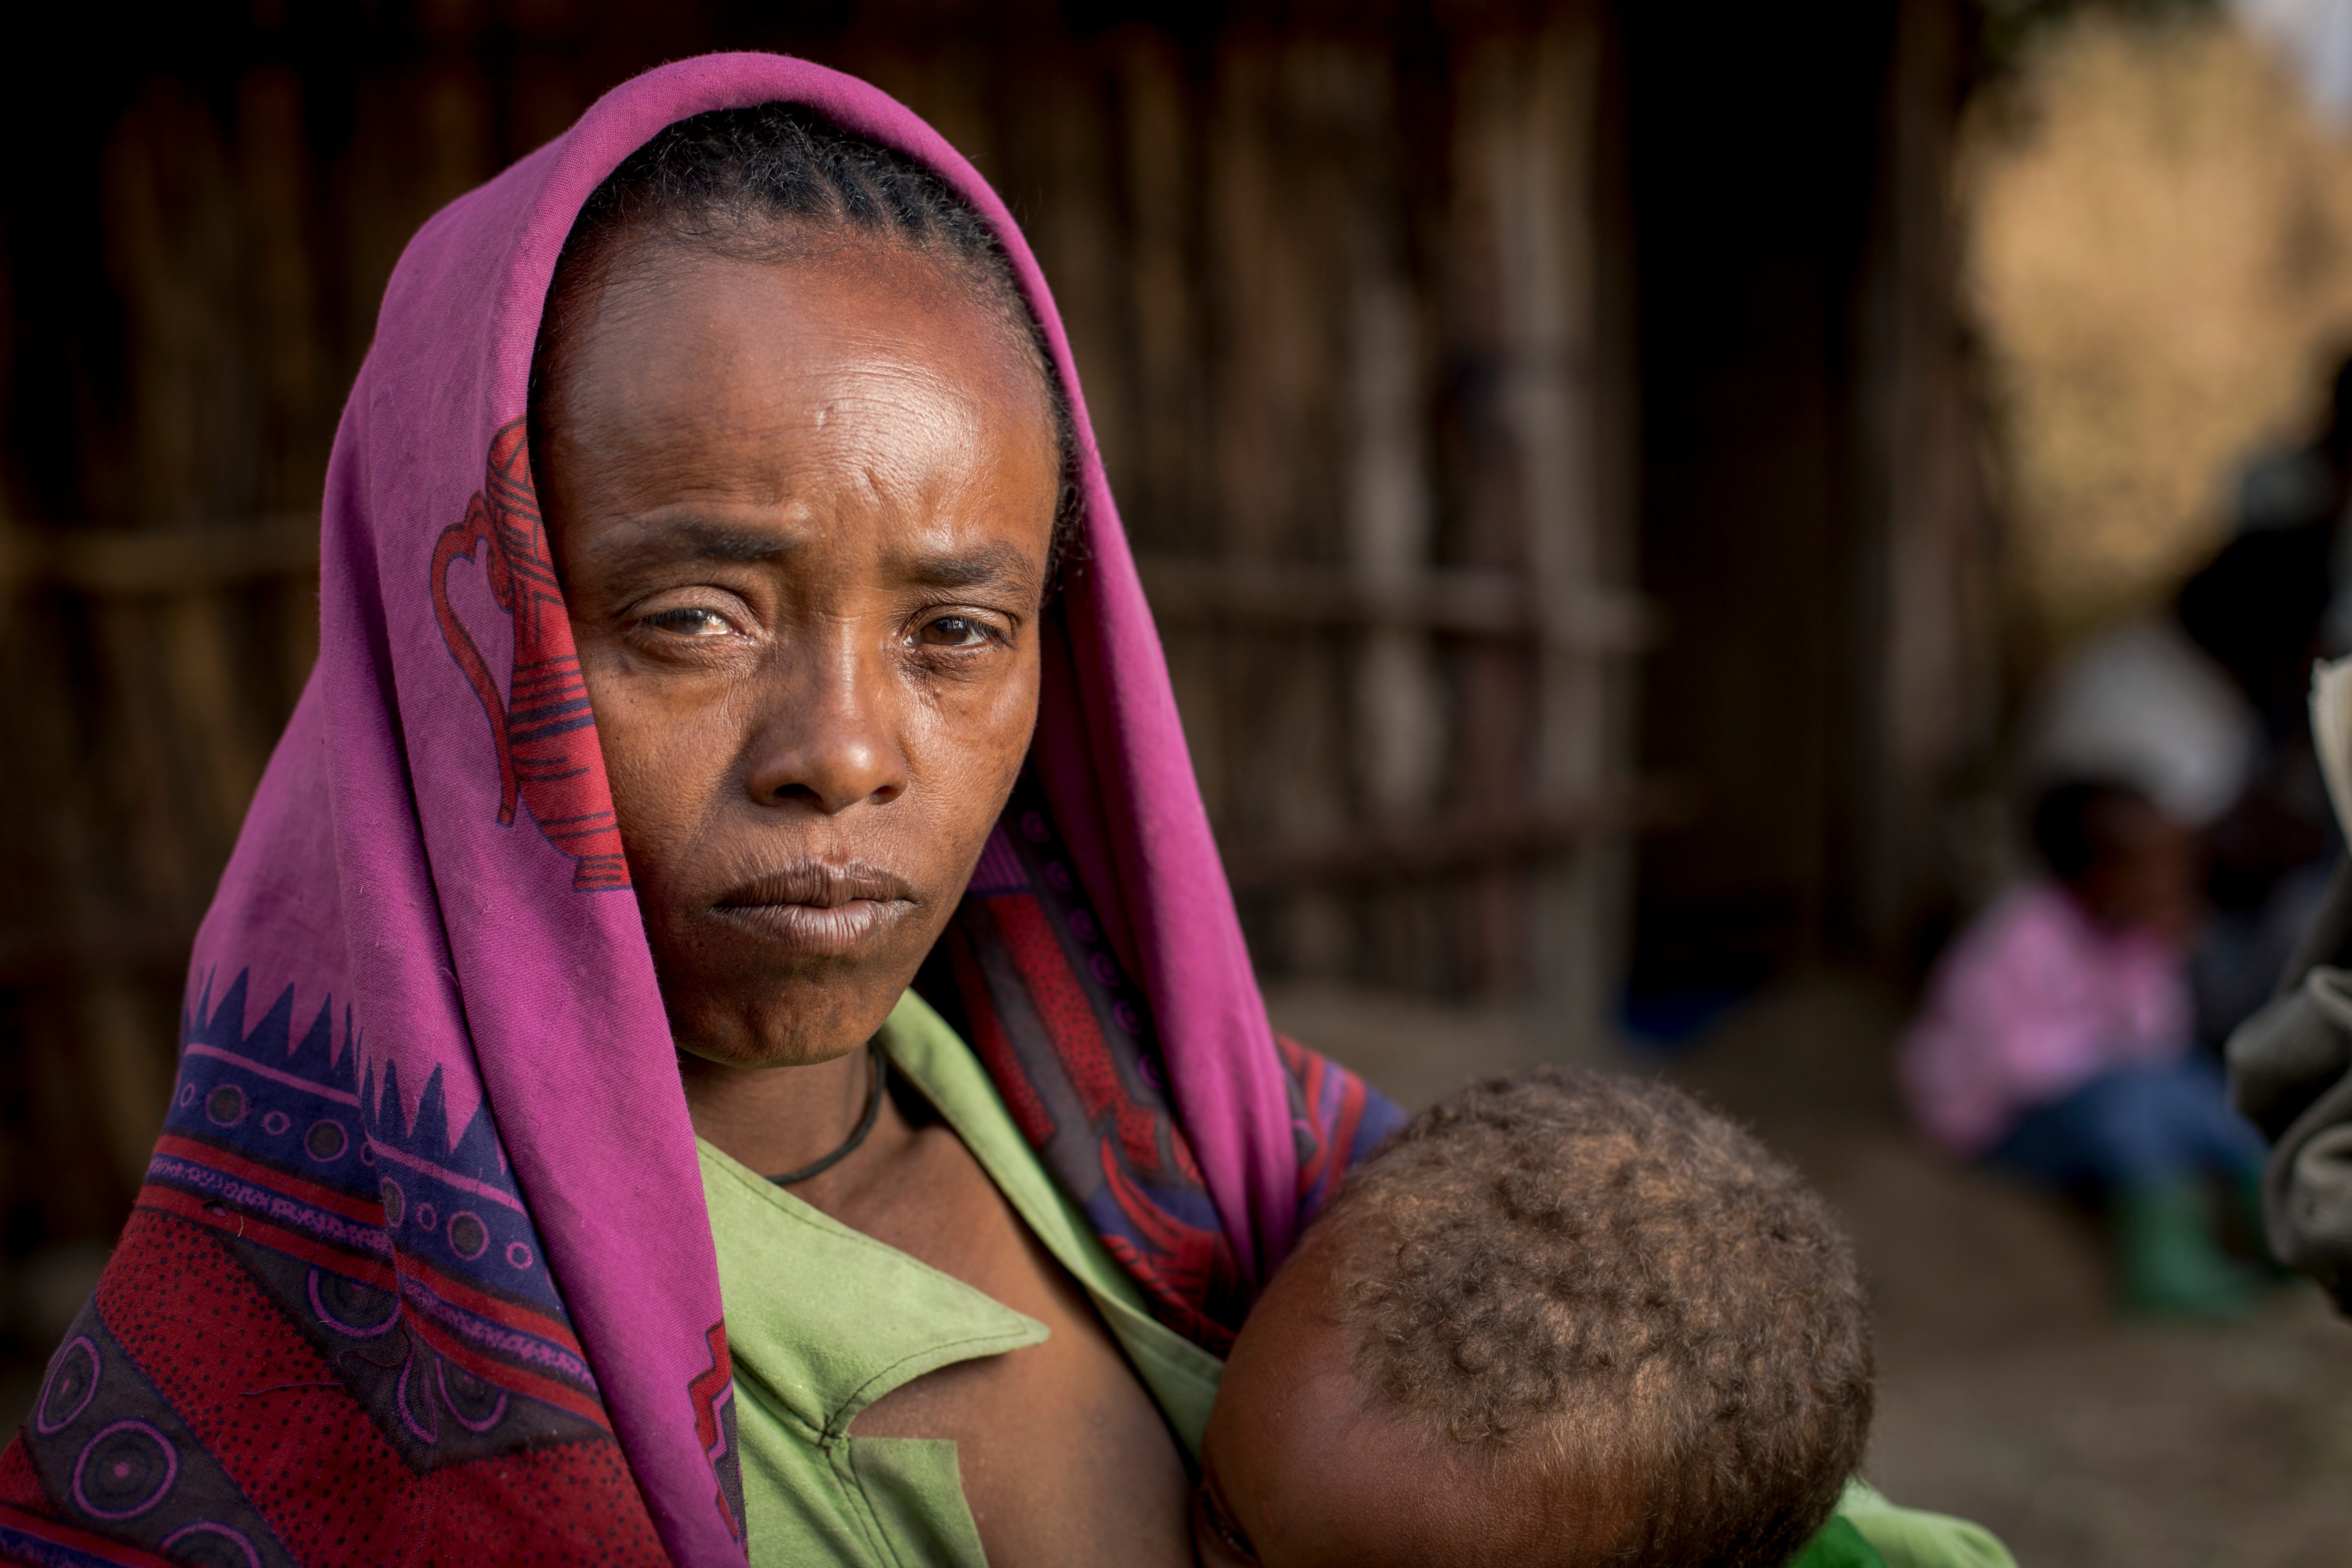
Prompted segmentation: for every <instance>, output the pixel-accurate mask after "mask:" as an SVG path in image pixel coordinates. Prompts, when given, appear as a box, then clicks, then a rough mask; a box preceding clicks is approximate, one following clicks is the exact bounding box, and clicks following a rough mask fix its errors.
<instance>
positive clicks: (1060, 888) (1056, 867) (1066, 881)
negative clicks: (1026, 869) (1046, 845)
mask: <svg viewBox="0 0 2352 1568" xmlns="http://www.w3.org/2000/svg"><path fill="white" fill-rule="evenodd" d="M1045 885H1046V886H1048V887H1050V888H1052V889H1054V891H1055V892H1057V893H1066V892H1068V891H1069V890H1070V888H1071V885H1072V884H1071V882H1070V868H1068V867H1067V866H1065V865H1063V864H1062V863H1061V862H1060V861H1059V860H1048V861H1046V862H1045Z"/></svg>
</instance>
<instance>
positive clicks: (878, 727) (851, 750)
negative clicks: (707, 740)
mask: <svg viewBox="0 0 2352 1568" xmlns="http://www.w3.org/2000/svg"><path fill="white" fill-rule="evenodd" d="M762 684H763V687H764V688H765V689H763V690H762V691H761V694H760V698H759V700H758V704H757V708H758V713H757V720H756V721H757V723H758V724H759V727H760V732H759V733H758V735H757V736H755V737H754V740H753V743H752V748H751V768H750V771H749V773H748V775H747V777H746V780H745V783H746V784H747V785H748V787H749V789H750V791H751V796H752V798H753V799H755V800H757V801H758V802H759V803H760V804H761V805H782V804H784V803H786V802H788V801H802V802H805V803H806V804H808V805H813V806H814V807H816V809H817V810H819V811H821V812H823V813H824V815H826V816H832V815H834V814H835V813H836V812H841V811H846V810H847V809H849V808H850V807H851V806H853V805H857V804H858V803H859V802H860V801H872V802H874V803H875V804H877V805H881V804H885V803H887V802H889V801H892V800H895V799H897V798H898V795H900V794H901V793H903V792H904V791H905V789H906V787H907V759H906V752H905V751H904V750H903V748H902V747H901V746H900V745H899V743H898V723H897V717H898V715H897V712H896V703H895V701H894V699H895V698H896V697H897V696H898V690H897V687H896V684H895V683H894V682H893V681H892V679H891V678H890V671H889V669H888V668H887V660H885V659H883V658H876V657H860V655H859V654H858V653H857V652H856V650H853V649H848V648H841V647H835V648H830V649H826V650H824V651H823V652H821V653H820V652H819V650H817V649H814V648H810V649H807V650H805V652H804V653H803V654H802V655H801V656H800V657H792V656H787V657H786V658H783V659H782V660H780V667H779V668H775V669H774V670H773V671H772V674H771V675H770V677H769V679H766V680H765V681H763V683H762Z"/></svg>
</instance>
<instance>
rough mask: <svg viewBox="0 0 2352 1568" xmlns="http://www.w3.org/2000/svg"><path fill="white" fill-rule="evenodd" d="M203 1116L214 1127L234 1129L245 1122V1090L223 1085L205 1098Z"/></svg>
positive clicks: (228, 1084)
mask: <svg viewBox="0 0 2352 1568" xmlns="http://www.w3.org/2000/svg"><path fill="white" fill-rule="evenodd" d="M205 1116H206V1118H208V1119H209V1120H210V1121H212V1123H213V1125H215V1127H234V1126H236V1124H237V1123H238V1122H240V1121H244V1120H245V1090H243V1089H239V1088H237V1087H236V1085H235V1084H233V1083H225V1084H223V1085H221V1086H220V1087H219V1088H218V1089H215V1090H213V1091H212V1092H211V1093H210V1094H208V1095H206V1096H205Z"/></svg>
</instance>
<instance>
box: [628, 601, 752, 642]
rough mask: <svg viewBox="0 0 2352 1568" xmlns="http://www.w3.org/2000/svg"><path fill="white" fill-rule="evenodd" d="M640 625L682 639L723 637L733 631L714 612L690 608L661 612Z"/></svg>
mask: <svg viewBox="0 0 2352 1568" xmlns="http://www.w3.org/2000/svg"><path fill="white" fill-rule="evenodd" d="M642 624H643V625H645V626H652V627H654V628H655V629H656V630H657V631H665V632H668V633H669V634H670V635H672V636H673V637H725V636H726V635H727V634H728V633H729V632H731V631H733V630H734V629H735V628H734V627H733V626H730V625H729V624H728V622H727V617H726V616H722V615H720V614H719V612H717V611H716V610H703V609H695V608H692V607H688V608H687V609H682V610H663V611H661V612H660V613H659V614H657V615H651V616H646V618H645V620H644V622H643V623H642Z"/></svg>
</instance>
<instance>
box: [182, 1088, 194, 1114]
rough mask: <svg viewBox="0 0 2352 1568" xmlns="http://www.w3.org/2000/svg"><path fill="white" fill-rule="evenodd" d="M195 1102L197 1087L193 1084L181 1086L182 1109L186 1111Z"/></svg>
mask: <svg viewBox="0 0 2352 1568" xmlns="http://www.w3.org/2000/svg"><path fill="white" fill-rule="evenodd" d="M195 1102H196V1086H195V1085H194V1084H192V1083H184V1084H182V1085H181V1086H180V1109H181V1110H187V1109H188V1107H190V1106H191V1105H194V1103H195Z"/></svg>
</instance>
